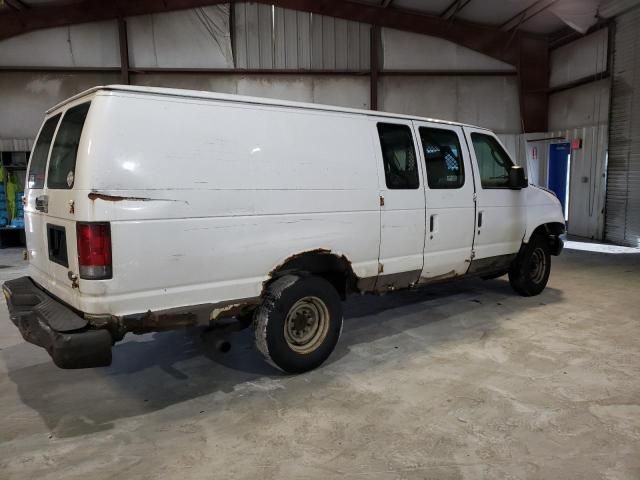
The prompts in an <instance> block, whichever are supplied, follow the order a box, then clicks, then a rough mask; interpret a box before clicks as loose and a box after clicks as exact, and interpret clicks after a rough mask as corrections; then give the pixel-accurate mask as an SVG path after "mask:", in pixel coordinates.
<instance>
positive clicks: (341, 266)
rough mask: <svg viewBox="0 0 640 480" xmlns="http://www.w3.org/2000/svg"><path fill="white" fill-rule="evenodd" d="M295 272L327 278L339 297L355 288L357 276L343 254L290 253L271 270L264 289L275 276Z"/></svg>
mask: <svg viewBox="0 0 640 480" xmlns="http://www.w3.org/2000/svg"><path fill="white" fill-rule="evenodd" d="M290 273H295V274H297V275H309V274H310V275H317V276H319V277H322V278H324V279H325V280H327V281H328V282H329V283H330V284H331V285H333V287H334V288H335V289H336V291H337V292H338V294H339V295H340V298H341V299H343V300H344V299H345V298H346V297H347V295H348V294H349V292H352V291H354V290H355V289H356V282H357V277H356V276H355V274H354V273H353V269H352V268H351V262H349V260H348V259H347V258H346V257H345V256H344V255H337V254H335V253H332V252H331V251H329V250H323V249H318V250H312V251H308V252H303V253H299V254H296V255H292V256H291V257H289V258H287V260H285V261H284V262H283V263H282V264H281V265H279V266H278V267H276V268H275V269H274V270H272V271H271V274H270V275H269V280H268V281H267V282H265V285H264V286H263V291H264V289H265V288H266V287H267V286H268V285H269V284H270V283H271V282H272V281H273V280H275V279H276V278H279V277H281V276H283V275H286V274H290Z"/></svg>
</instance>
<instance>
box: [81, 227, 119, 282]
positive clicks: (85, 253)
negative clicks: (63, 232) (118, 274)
mask: <svg viewBox="0 0 640 480" xmlns="http://www.w3.org/2000/svg"><path fill="white" fill-rule="evenodd" d="M76 238H77V240H78V264H79V266H80V278H83V279H85V280H104V279H107V278H111V276H112V273H113V272H112V269H111V227H110V225H109V223H82V222H78V223H77V224H76Z"/></svg>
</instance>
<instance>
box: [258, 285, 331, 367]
mask: <svg viewBox="0 0 640 480" xmlns="http://www.w3.org/2000/svg"><path fill="white" fill-rule="evenodd" d="M314 319H315V320H314ZM253 327H254V334H255V342H256V347H257V348H258V350H259V351H260V352H261V353H262V355H263V356H264V357H265V359H266V360H267V361H268V362H269V363H271V364H272V365H273V366H275V367H276V368H279V369H280V370H282V371H284V372H286V373H302V372H306V371H309V370H313V369H314V368H316V367H318V366H320V365H321V364H322V363H323V362H324V361H325V360H326V359H327V358H328V357H329V355H331V352H333V349H334V348H335V346H336V344H337V343H338V338H340V333H341V331H342V303H341V301H340V296H339V295H338V292H337V291H336V289H335V288H333V285H331V284H330V283H329V282H328V281H326V280H325V279H323V278H320V277H315V276H303V275H293V274H289V275H284V276H282V277H280V278H278V279H276V280H275V281H273V283H271V284H270V285H269V286H268V287H267V291H266V293H265V295H264V298H263V301H262V303H261V304H260V305H259V306H258V308H257V309H256V312H255V316H254V319H253Z"/></svg>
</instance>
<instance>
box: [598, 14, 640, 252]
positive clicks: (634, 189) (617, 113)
mask: <svg viewBox="0 0 640 480" xmlns="http://www.w3.org/2000/svg"><path fill="white" fill-rule="evenodd" d="M638 25H640V9H635V10H632V11H631V12H629V13H627V14H625V15H622V16H620V17H618V18H617V19H616V33H615V41H614V55H613V90H612V98H611V113H610V117H611V128H610V130H609V162H608V163H609V164H608V169H607V179H608V180H607V203H606V230H605V237H606V239H607V240H609V241H612V242H614V243H619V244H623V245H630V246H634V247H637V246H640V29H638Z"/></svg>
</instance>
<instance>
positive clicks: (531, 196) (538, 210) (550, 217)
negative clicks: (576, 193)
mask: <svg viewBox="0 0 640 480" xmlns="http://www.w3.org/2000/svg"><path fill="white" fill-rule="evenodd" d="M526 190H527V209H526V212H527V213H526V215H527V223H526V229H525V233H524V237H523V239H522V241H523V242H524V243H529V240H530V239H531V236H532V235H533V234H534V232H535V231H536V230H538V229H540V228H544V229H545V231H546V233H547V234H548V235H551V236H556V237H557V236H558V235H561V234H563V233H564V232H565V230H566V227H565V222H564V212H563V211H562V205H561V204H560V201H559V200H558V198H557V197H556V196H555V194H554V193H553V192H551V191H549V190H546V189H542V188H540V187H536V186H533V185H532V186H530V187H529V188H527V189H526Z"/></svg>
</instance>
